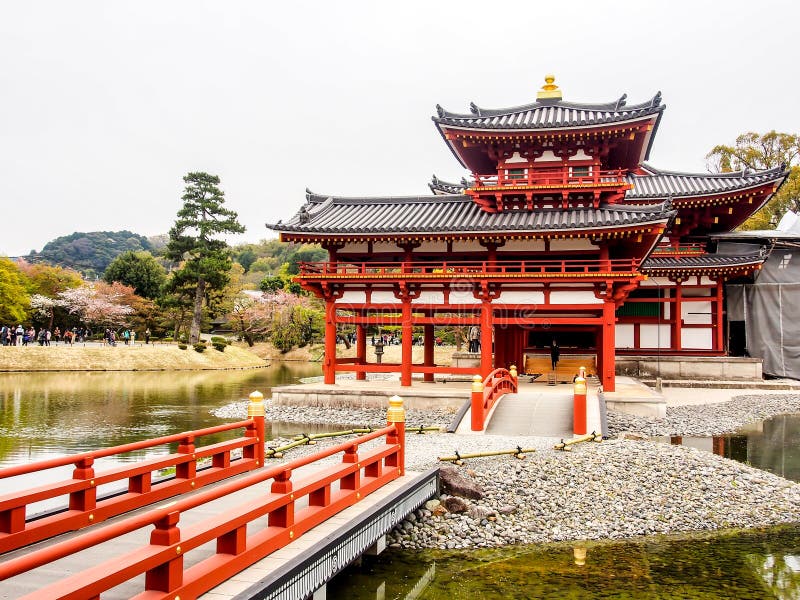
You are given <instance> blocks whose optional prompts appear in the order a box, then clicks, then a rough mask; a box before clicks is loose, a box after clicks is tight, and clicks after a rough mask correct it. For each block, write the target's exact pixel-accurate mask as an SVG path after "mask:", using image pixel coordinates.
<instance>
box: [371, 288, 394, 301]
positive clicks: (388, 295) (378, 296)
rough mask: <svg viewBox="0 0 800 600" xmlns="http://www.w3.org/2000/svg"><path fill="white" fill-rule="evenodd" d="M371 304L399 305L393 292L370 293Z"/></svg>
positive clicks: (377, 291) (379, 291) (378, 291)
mask: <svg viewBox="0 0 800 600" xmlns="http://www.w3.org/2000/svg"><path fill="white" fill-rule="evenodd" d="M372 302H373V303H377V304H395V303H399V302H400V300H398V299H397V298H396V297H395V295H394V292H389V291H381V290H375V291H373V292H372Z"/></svg>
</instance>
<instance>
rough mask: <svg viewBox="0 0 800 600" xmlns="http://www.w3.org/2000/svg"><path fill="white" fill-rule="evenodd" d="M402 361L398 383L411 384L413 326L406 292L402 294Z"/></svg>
mask: <svg viewBox="0 0 800 600" xmlns="http://www.w3.org/2000/svg"><path fill="white" fill-rule="evenodd" d="M401 299H402V301H403V313H402V344H403V345H402V362H401V365H400V385H402V386H410V385H411V354H412V346H411V344H412V343H413V341H414V328H413V326H412V323H411V297H410V295H409V294H408V293H405V294H402V295H401Z"/></svg>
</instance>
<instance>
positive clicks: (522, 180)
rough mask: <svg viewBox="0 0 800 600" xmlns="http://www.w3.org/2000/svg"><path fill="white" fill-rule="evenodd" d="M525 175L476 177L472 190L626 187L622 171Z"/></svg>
mask: <svg viewBox="0 0 800 600" xmlns="http://www.w3.org/2000/svg"><path fill="white" fill-rule="evenodd" d="M527 171H528V172H527V173H504V172H500V173H499V174H497V173H492V174H487V175H476V176H475V182H474V184H473V186H472V187H473V189H480V188H482V187H500V186H515V185H516V186H525V185H530V186H540V187H569V186H576V187H580V186H591V185H597V184H603V185H608V184H610V185H614V184H619V185H627V182H626V181H625V175H626V171H624V170H623V169H592V170H591V172H589V173H581V174H577V173H571V172H570V170H569V169H552V170H536V169H527Z"/></svg>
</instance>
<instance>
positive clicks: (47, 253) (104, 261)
mask: <svg viewBox="0 0 800 600" xmlns="http://www.w3.org/2000/svg"><path fill="white" fill-rule="evenodd" d="M128 250H147V251H149V252H153V250H154V249H153V245H152V244H151V243H150V241H149V240H148V239H147V238H146V237H144V236H143V235H138V234H136V233H131V232H130V231H89V232H86V233H83V232H75V233H73V234H70V235H65V236H62V237H59V238H56V239H54V240H53V241H51V242H48V243H47V244H45V246H44V248H42V251H41V252H31V253H30V254H29V255H28V256H26V257H25V258H26V260H28V261H30V262H47V263H50V264H52V265H59V266H62V267H70V268H72V269H75V270H76V271H79V272H80V273H82V274H83V276H84V277H87V278H96V277H100V276H101V275H102V274H103V272H104V271H105V270H106V267H107V266H108V265H109V264H110V263H111V261H112V260H114V259H115V258H116V257H117V256H118V255H119V254H122V253H123V252H127V251H128Z"/></svg>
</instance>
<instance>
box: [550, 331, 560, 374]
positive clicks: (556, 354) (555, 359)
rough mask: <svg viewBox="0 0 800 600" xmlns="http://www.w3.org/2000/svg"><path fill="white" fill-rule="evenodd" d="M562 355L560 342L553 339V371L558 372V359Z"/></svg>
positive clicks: (551, 358) (551, 346) (551, 359)
mask: <svg viewBox="0 0 800 600" xmlns="http://www.w3.org/2000/svg"><path fill="white" fill-rule="evenodd" d="M560 355H561V351H560V349H559V348H558V342H557V341H556V339H555V338H553V341H552V342H551V343H550V362H551V363H552V365H553V371H555V370H556V366H557V365H558V359H559V357H560Z"/></svg>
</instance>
